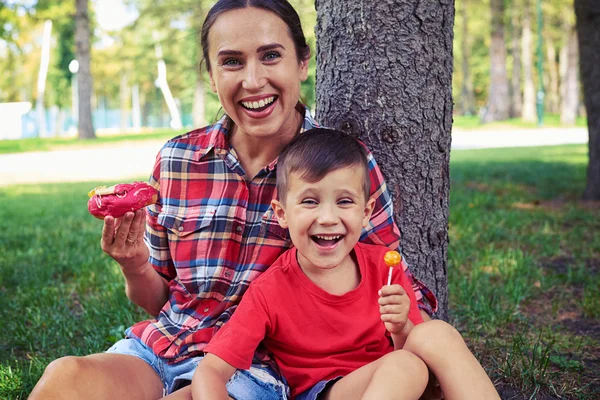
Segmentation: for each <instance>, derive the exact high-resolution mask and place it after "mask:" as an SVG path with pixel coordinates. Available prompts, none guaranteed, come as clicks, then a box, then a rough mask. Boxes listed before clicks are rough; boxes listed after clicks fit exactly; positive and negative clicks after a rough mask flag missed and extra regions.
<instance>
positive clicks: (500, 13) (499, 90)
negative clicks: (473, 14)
mask: <svg viewBox="0 0 600 400" xmlns="http://www.w3.org/2000/svg"><path fill="white" fill-rule="evenodd" d="M490 5H491V11H492V42H491V45H490V61H491V68H490V75H491V76H490V92H489V94H488V106H487V110H486V112H485V115H484V116H483V122H492V121H502V120H505V119H508V117H509V112H510V98H509V94H508V78H507V76H506V44H505V43H504V0H491V1H490Z"/></svg>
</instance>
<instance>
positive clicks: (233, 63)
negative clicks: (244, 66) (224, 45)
mask: <svg viewBox="0 0 600 400" xmlns="http://www.w3.org/2000/svg"><path fill="white" fill-rule="evenodd" d="M240 64H241V63H240V62H239V61H238V60H236V59H235V58H227V59H226V60H224V61H223V62H222V63H221V65H223V66H225V67H237V66H238V65H240Z"/></svg>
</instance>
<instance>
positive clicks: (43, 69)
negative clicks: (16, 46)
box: [35, 19, 52, 137]
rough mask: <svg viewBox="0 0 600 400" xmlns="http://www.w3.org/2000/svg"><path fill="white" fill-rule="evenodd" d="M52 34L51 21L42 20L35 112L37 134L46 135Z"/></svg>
mask: <svg viewBox="0 0 600 400" xmlns="http://www.w3.org/2000/svg"><path fill="white" fill-rule="evenodd" d="M51 36H52V21H50V20H49V19H47V20H46V21H45V22H44V34H43V36H42V57H41V60H40V71H39V74H38V82H37V92H38V97H37V101H36V105H35V108H36V112H37V118H38V123H39V136H40V137H45V136H46V115H45V114H46V113H45V110H44V92H45V91H46V76H47V75H48V66H49V65H50V39H51Z"/></svg>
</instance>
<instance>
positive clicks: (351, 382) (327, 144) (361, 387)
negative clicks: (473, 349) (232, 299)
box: [192, 129, 498, 400]
mask: <svg viewBox="0 0 600 400" xmlns="http://www.w3.org/2000/svg"><path fill="white" fill-rule="evenodd" d="M277 169H278V172H277V191H278V199H279V200H273V202H272V207H273V209H274V211H275V214H276V216H277V219H278V221H279V224H280V225H281V227H283V228H287V229H289V232H290V237H291V240H292V243H293V244H294V246H295V247H294V248H292V249H290V250H288V251H287V252H286V253H284V254H283V255H282V256H281V257H279V259H278V260H277V261H276V262H275V263H274V264H273V265H272V266H271V267H270V268H269V269H268V270H267V271H266V272H264V273H263V274H262V275H261V276H260V277H259V278H257V279H256V280H255V281H254V282H253V283H252V284H251V285H250V287H249V289H248V291H247V292H246V293H245V294H244V297H243V298H242V301H241V302H240V304H239V306H238V309H237V310H236V312H235V313H234V315H233V316H232V318H231V319H230V320H229V321H228V322H227V323H226V324H225V325H224V326H223V327H222V328H221V329H220V330H219V332H218V333H217V334H216V335H215V337H214V338H213V339H212V340H211V341H210V343H209V345H208V346H207V347H206V349H205V352H206V353H207V354H206V356H205V358H204V359H203V360H202V361H201V362H200V364H199V365H198V368H197V369H196V373H195V375H194V378H193V381H192V395H193V397H194V399H227V398H228V393H227V389H226V384H227V382H228V381H229V379H230V378H231V377H232V375H233V374H234V373H235V371H236V369H247V368H249V367H250V364H251V362H252V358H253V355H254V352H255V350H256V348H257V347H258V345H259V344H261V343H262V344H263V345H264V346H265V347H266V349H267V350H269V352H270V353H271V354H272V355H273V358H274V360H275V361H276V363H277V365H278V366H279V368H280V370H281V372H282V374H283V376H284V377H285V378H286V380H287V382H288V384H289V386H290V389H291V395H292V398H293V399H294V398H295V399H301V400H305V399H317V398H322V399H352V398H356V399H358V398H362V399H418V398H419V397H420V396H421V395H422V394H423V391H424V389H425V387H426V385H427V381H428V378H429V376H428V367H429V368H430V369H431V370H432V372H433V373H434V374H436V376H437V378H438V380H439V382H440V385H441V388H442V390H443V391H444V394H445V396H446V398H450V399H451V398H457V399H458V398H460V399H467V398H473V399H488V398H494V399H497V398H498V396H497V394H496V392H495V390H494V387H493V385H492V383H491V382H490V381H489V379H488V378H487V375H486V374H485V372H484V371H483V369H482V368H481V366H480V365H479V363H478V362H477V360H476V359H475V358H474V357H473V356H472V354H471V353H470V352H469V350H468V349H467V347H466V345H465V344H464V342H463V341H462V338H460V335H458V338H460V340H458V338H456V334H455V333H450V334H448V332H446V331H448V327H449V325H447V324H445V326H444V325H441V324H444V323H443V322H439V321H432V322H427V323H422V321H423V320H422V318H421V316H420V313H419V310H418V308H417V302H416V299H415V297H414V292H413V290H412V288H411V286H410V283H409V281H408V279H407V277H406V275H405V274H404V272H403V271H402V269H394V271H393V274H392V284H391V285H387V278H388V270H389V268H388V267H387V266H386V265H385V263H384V262H383V257H384V255H385V253H386V252H387V251H388V250H389V249H387V248H386V247H383V246H374V245H367V244H362V243H358V240H359V238H360V235H361V231H362V229H363V228H364V227H366V226H367V224H368V222H369V219H370V217H371V212H372V211H373V203H374V201H373V199H370V198H369V188H370V182H369V175H368V166H367V158H366V155H365V150H364V148H363V146H362V145H361V144H360V143H359V142H358V141H356V140H355V139H353V138H352V137H350V136H348V135H346V134H344V133H342V132H337V131H334V130H328V129H313V130H310V131H306V132H305V133H303V134H302V135H299V136H298V137H297V138H295V139H294V140H293V141H292V142H291V143H290V144H289V145H288V147H286V149H285V150H284V151H283V152H282V153H281V155H280V156H279V160H278V166H277ZM419 324H421V325H419ZM440 325H441V326H440ZM443 330H445V331H444V332H442V331H443ZM454 332H455V331H454ZM453 335H454V336H453ZM413 336H415V338H414V339H413ZM440 337H442V338H444V340H442V341H441V342H442V343H439V344H436V345H431V343H430V342H431V341H434V340H435V339H436V338H440ZM442 345H444V346H445V345H450V346H451V347H452V348H446V349H444V348H442V347H439V346H442ZM436 346H437V347H436ZM442 349H443V351H439V353H444V354H442V355H436V354H433V353H436V352H437V350H442ZM432 350H433V351H432ZM446 353H447V354H446ZM430 364H431V365H430ZM453 369H463V371H461V372H458V373H456V372H454V371H451V370H453ZM473 381H474V382H475V383H473Z"/></svg>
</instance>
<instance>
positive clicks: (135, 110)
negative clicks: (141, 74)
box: [131, 84, 142, 132]
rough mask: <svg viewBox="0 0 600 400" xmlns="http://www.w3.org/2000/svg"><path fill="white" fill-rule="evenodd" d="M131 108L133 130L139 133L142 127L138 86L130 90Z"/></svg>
mask: <svg viewBox="0 0 600 400" xmlns="http://www.w3.org/2000/svg"><path fill="white" fill-rule="evenodd" d="M131 108H132V119H133V130H134V131H136V132H139V131H140V128H141V127H142V113H141V112H140V85H138V84H135V85H133V87H132V88H131Z"/></svg>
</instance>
